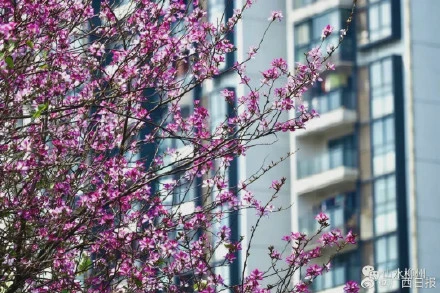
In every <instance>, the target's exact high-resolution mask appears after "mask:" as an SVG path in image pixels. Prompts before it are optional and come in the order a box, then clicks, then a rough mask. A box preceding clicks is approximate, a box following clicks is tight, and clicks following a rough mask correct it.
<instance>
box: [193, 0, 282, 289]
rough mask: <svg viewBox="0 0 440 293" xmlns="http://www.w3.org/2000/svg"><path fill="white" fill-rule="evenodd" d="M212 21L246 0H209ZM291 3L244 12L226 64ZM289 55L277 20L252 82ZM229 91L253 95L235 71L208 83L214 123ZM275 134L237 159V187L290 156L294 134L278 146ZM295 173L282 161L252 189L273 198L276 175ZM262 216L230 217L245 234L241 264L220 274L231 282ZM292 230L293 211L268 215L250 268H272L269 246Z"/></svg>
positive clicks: (233, 173)
mask: <svg viewBox="0 0 440 293" xmlns="http://www.w3.org/2000/svg"><path fill="white" fill-rule="evenodd" d="M205 2H206V9H207V11H208V18H209V21H211V22H213V23H219V22H220V21H225V20H226V19H228V18H229V17H231V16H232V14H233V10H234V9H238V8H242V7H243V6H244V4H245V3H246V1H245V0H239V1H231V0H206V1H205ZM285 5H286V2H285V1H284V0H273V1H259V2H257V3H256V4H255V5H254V6H253V7H252V8H250V9H249V10H247V11H246V12H245V13H244V16H243V19H242V20H241V21H240V22H239V23H238V26H237V27H236V29H235V30H234V32H233V33H232V34H231V35H230V36H229V37H230V39H231V41H232V42H233V43H234V45H235V46H236V47H237V51H235V52H233V53H231V54H228V55H227V56H225V58H226V62H225V68H228V67H230V66H232V65H233V64H234V63H235V62H241V61H244V60H246V59H247V58H248V52H249V49H250V48H251V47H253V46H257V45H258V44H259V42H260V40H261V39H262V37H263V34H264V31H265V29H266V27H267V25H268V24H269V20H268V18H269V17H270V12H271V11H275V10H281V11H284V9H285ZM286 55H287V43H286V26H285V23H283V22H274V23H273V24H272V26H271V28H270V30H269V32H268V34H267V35H266V37H265V39H264V40H263V43H262V45H261V48H260V50H259V52H258V54H257V55H256V57H255V59H252V60H251V61H250V62H248V63H247V64H246V74H247V76H249V77H250V78H251V85H252V86H255V87H256V86H258V85H259V84H260V83H261V78H262V75H261V72H262V71H263V70H264V69H265V68H269V66H270V64H271V62H272V60H273V59H274V58H279V57H284V58H285V56H286ZM223 89H229V90H232V91H234V92H235V94H236V96H237V97H241V96H243V95H245V94H247V93H248V88H247V86H246V85H245V84H241V83H240V77H239V76H238V75H237V74H236V73H235V72H226V73H223V74H221V75H219V76H216V77H214V78H213V79H212V80H210V81H207V82H205V83H204V85H203V86H202V88H201V96H202V98H201V102H202V103H205V105H206V107H207V108H208V109H209V111H210V112H209V113H210V116H211V120H212V121H213V124H214V125H219V123H220V122H221V121H224V120H225V117H226V116H227V113H228V106H227V104H226V103H225V102H224V99H222V98H221V97H220V91H221V90H223ZM270 140H273V138H270V139H266V140H261V141H259V143H261V144H262V146H258V147H256V148H253V149H250V150H249V151H248V152H247V153H246V156H245V157H241V158H239V159H238V160H234V161H233V162H232V164H231V167H230V169H229V174H228V179H229V184H230V185H231V186H236V185H237V183H239V182H240V181H244V180H246V179H248V178H250V177H251V176H252V175H253V174H255V173H256V172H257V171H258V170H259V169H260V168H261V167H263V166H267V165H268V164H269V163H270V162H271V161H276V160H278V159H280V157H281V156H285V155H287V153H288V152H289V151H290V148H289V135H288V134H287V133H286V134H284V135H280V136H278V142H277V143H276V144H270V143H271V141H270ZM283 176H284V177H287V178H289V177H290V166H289V162H288V161H286V162H284V163H283V164H281V165H279V166H278V167H277V168H276V170H274V171H270V172H269V173H268V174H266V175H265V176H263V177H262V178H260V179H259V180H257V181H256V182H255V183H254V184H252V185H251V186H250V187H249V189H250V190H252V191H253V192H254V193H255V197H256V199H258V200H261V201H262V202H263V203H265V202H267V201H268V200H269V199H270V196H271V194H272V193H273V190H271V189H269V187H270V186H271V182H272V180H273V179H279V178H281V177H283ZM273 204H274V205H275V206H277V207H278V206H283V207H288V206H289V205H290V204H291V197H290V188H289V186H288V184H287V185H286V186H285V187H284V188H283V190H282V191H281V192H280V193H279V196H278V198H277V200H275V202H274V203H273ZM257 219H258V217H257V215H256V212H255V210H242V211H240V212H237V213H236V214H234V215H232V216H231V217H230V218H229V219H227V223H225V224H228V225H230V227H231V230H232V234H233V236H234V237H235V238H236V240H238V239H239V238H240V237H241V236H243V241H242V247H243V250H242V251H241V252H240V253H239V254H238V255H237V262H235V263H234V264H233V265H232V266H231V267H224V268H221V269H220V270H221V272H219V273H222V274H223V276H224V278H225V279H226V280H227V283H230V284H237V283H239V282H240V280H241V277H242V274H241V272H242V269H243V266H244V262H245V258H246V256H245V255H246V247H247V245H248V243H249V240H250V235H251V233H252V228H253V226H254V225H255V224H256V221H257ZM290 231H291V221H290V211H289V210H285V211H283V212H279V213H274V214H273V215H271V216H270V218H268V219H263V220H262V221H261V222H260V225H259V227H258V229H257V233H255V237H254V238H253V240H252V248H251V251H250V256H249V258H248V260H247V262H246V270H247V272H250V270H251V269H255V268H257V267H258V268H259V269H263V268H269V266H270V258H269V256H268V252H269V250H268V246H269V245H274V246H275V247H276V248H277V249H279V250H281V249H282V248H283V246H282V245H283V244H284V243H283V242H282V240H281V238H282V236H283V235H286V234H289V232H290ZM225 252H226V251H221V250H219V251H218V259H219V260H222V259H223V258H224V255H225V254H226V253H225Z"/></svg>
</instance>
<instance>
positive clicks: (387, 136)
mask: <svg viewBox="0 0 440 293" xmlns="http://www.w3.org/2000/svg"><path fill="white" fill-rule="evenodd" d="M372 132H373V133H372V135H371V136H372V138H373V175H374V176H379V175H382V174H386V173H390V172H393V171H394V170H395V166H396V153H395V143H394V117H392V116H388V117H387V118H383V119H379V120H375V121H374V122H373V125H372Z"/></svg>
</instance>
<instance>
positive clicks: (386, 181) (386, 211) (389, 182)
mask: <svg viewBox="0 0 440 293" xmlns="http://www.w3.org/2000/svg"><path fill="white" fill-rule="evenodd" d="M374 229H375V234H376V235H383V234H385V233H388V232H393V231H395V230H396V229H397V207H396V180H395V176H394V175H391V176H387V177H383V178H380V179H377V180H375V181H374Z"/></svg>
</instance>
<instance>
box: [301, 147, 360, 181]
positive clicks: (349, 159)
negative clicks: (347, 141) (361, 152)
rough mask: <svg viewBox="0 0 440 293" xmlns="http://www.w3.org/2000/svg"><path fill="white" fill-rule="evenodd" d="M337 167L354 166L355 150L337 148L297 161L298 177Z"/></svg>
mask: <svg viewBox="0 0 440 293" xmlns="http://www.w3.org/2000/svg"><path fill="white" fill-rule="evenodd" d="M338 167H351V168H353V167H356V150H354V149H343V148H338V149H334V150H331V151H329V152H326V153H324V154H322V155H320V156H317V157H315V158H313V159H310V160H304V161H298V164H297V177H298V179H301V178H304V177H307V176H311V175H315V174H319V173H322V172H325V171H328V170H332V169H335V168H338Z"/></svg>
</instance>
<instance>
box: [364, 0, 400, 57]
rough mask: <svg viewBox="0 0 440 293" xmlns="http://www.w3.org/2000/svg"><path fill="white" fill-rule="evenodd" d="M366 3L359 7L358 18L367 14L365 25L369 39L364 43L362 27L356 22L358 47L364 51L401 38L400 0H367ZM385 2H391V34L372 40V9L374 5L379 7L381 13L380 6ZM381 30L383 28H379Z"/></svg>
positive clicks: (380, 22)
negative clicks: (361, 35) (361, 36)
mask: <svg viewBox="0 0 440 293" xmlns="http://www.w3.org/2000/svg"><path fill="white" fill-rule="evenodd" d="M365 2H366V4H364V5H363V6H360V7H359V8H358V19H360V18H361V17H362V15H364V14H365V18H366V19H365V26H366V31H367V33H368V36H367V39H366V42H365V43H362V39H361V38H360V34H361V33H362V31H360V30H359V29H360V28H361V25H360V23H357V24H356V27H357V29H356V42H357V43H358V48H359V49H360V50H361V51H363V50H368V49H371V48H372V47H374V46H377V45H381V44H384V43H388V42H391V41H394V40H399V39H400V38H401V35H402V33H401V30H402V28H401V26H402V25H401V12H400V0H374V2H372V1H371V0H365ZM385 2H389V3H390V12H391V15H390V16H389V19H390V22H391V23H390V30H391V32H390V34H389V36H385V37H382V38H379V39H377V40H371V38H370V36H371V34H370V9H371V8H372V7H376V6H378V7H379V14H381V10H380V6H381V5H382V4H383V3H385ZM379 18H380V20H379V24H382V21H381V19H382V18H381V17H379ZM380 30H381V28H379V31H380Z"/></svg>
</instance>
